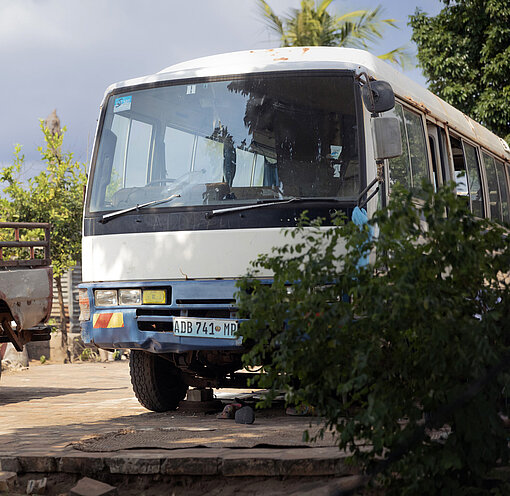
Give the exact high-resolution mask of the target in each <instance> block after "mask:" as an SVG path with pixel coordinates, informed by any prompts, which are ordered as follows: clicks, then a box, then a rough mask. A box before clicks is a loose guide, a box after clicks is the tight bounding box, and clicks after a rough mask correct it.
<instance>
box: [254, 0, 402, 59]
mask: <svg viewBox="0 0 510 496" xmlns="http://www.w3.org/2000/svg"><path fill="white" fill-rule="evenodd" d="M332 2H333V0H322V1H321V2H320V3H318V4H315V2H314V1H313V0H301V8H300V9H291V11H290V13H288V14H287V15H285V16H281V17H278V16H277V15H276V14H275V13H274V11H273V9H272V8H271V7H270V6H269V4H268V3H267V2H266V1H265V0H258V3H259V7H260V9H261V13H262V16H263V17H264V18H265V19H266V22H267V25H268V27H269V28H270V29H271V30H273V31H275V32H276V33H278V35H279V36H280V42H281V46H337V47H350V48H363V49H367V48H369V47H370V46H371V45H373V44H374V43H375V42H376V41H377V40H379V39H381V38H382V31H383V29H384V28H385V27H387V26H390V27H393V28H397V29H398V27H397V25H396V24H395V22H396V21H395V19H381V14H382V9H381V6H378V7H377V8H375V9H374V10H355V11H353V12H347V13H346V14H343V15H335V14H330V13H329V12H328V10H327V9H328V7H329V6H330V5H331V3H332ZM379 58H381V59H384V60H387V61H389V62H393V63H396V64H399V65H400V66H404V65H405V64H406V63H407V62H408V60H409V54H408V53H407V52H406V50H405V48H404V47H400V48H396V49H394V50H392V51H390V52H388V53H385V54H383V55H379Z"/></svg>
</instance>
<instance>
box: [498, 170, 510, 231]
mask: <svg viewBox="0 0 510 496" xmlns="http://www.w3.org/2000/svg"><path fill="white" fill-rule="evenodd" d="M506 168H507V167H506V166H505V164H503V163H502V162H499V161H498V160H496V173H497V176H498V183H499V187H500V190H501V211H502V215H503V222H505V223H506V224H510V206H509V201H510V198H509V194H508V181H507V174H506V172H505V169H506Z"/></svg>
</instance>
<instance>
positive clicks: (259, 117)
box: [89, 72, 360, 212]
mask: <svg viewBox="0 0 510 496" xmlns="http://www.w3.org/2000/svg"><path fill="white" fill-rule="evenodd" d="M356 91H357V85H355V83H354V77H353V75H352V74H345V73H336V74H335V73H331V72H330V73H320V72H317V73H310V72H308V73H306V75H305V74H298V73H291V74H289V73H286V74H265V75H264V74H259V75H256V76H255V77H254V76H250V77H247V76H245V77H244V78H242V79H238V78H235V79H230V80H214V81H209V80H193V82H191V83H190V82H186V83H185V84H182V83H179V84H175V83H174V82H171V83H168V84H167V85H165V86H157V87H150V88H146V89H136V90H132V91H128V92H124V93H116V94H113V95H111V96H110V97H109V99H108V104H107V108H106V112H105V115H104V120H103V124H102V130H101V136H100V142H99V148H98V152H97V157H96V160H95V165H93V168H92V174H93V177H92V180H91V181H92V182H91V184H92V189H91V193H90V203H89V211H91V212H99V211H113V210H121V209H126V208H130V207H133V206H136V205H140V204H144V203H148V202H152V201H156V200H160V199H164V198H168V197H170V196H172V195H178V196H176V197H175V199H174V200H173V201H172V202H169V203H168V202H161V203H157V204H156V205H155V207H157V208H162V207H163V208H176V207H179V206H181V207H192V206H199V205H216V206H217V205H222V206H226V207H227V206H230V205H245V204H253V203H257V202H264V201H274V200H276V199H280V200H282V199H286V198H320V197H327V198H335V199H337V200H338V199H354V198H356V197H357V195H358V193H359V190H360V156H359V149H360V146H359V142H358V132H357V130H358V122H357V118H356V115H357V113H356V103H355V101H356V99H355V92H356Z"/></svg>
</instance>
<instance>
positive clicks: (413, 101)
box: [404, 95, 430, 114]
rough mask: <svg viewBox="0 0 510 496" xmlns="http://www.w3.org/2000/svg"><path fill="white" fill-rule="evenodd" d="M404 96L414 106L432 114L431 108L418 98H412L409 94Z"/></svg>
mask: <svg viewBox="0 0 510 496" xmlns="http://www.w3.org/2000/svg"><path fill="white" fill-rule="evenodd" d="M404 98H405V99H406V101H407V102H408V103H410V104H411V105H412V106H413V107H416V108H419V109H420V110H421V111H423V112H425V113H426V114H430V110H429V109H428V108H427V107H426V106H425V105H424V104H423V103H421V102H417V101H416V100H414V99H413V98H411V97H410V96H407V95H406V96H404Z"/></svg>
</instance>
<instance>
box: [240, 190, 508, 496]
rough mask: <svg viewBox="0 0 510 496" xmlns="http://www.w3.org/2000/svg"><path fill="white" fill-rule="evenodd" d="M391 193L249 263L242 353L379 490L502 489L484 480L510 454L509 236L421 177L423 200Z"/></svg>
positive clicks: (243, 288)
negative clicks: (359, 218)
mask: <svg viewBox="0 0 510 496" xmlns="http://www.w3.org/2000/svg"><path fill="white" fill-rule="evenodd" d="M394 189H395V190H397V191H398V192H397V193H395V195H394V197H393V198H392V199H391V201H390V203H389V207H388V209H387V210H382V211H379V212H377V213H376V214H375V216H374V218H373V219H372V220H370V221H369V222H368V224H367V225H364V226H363V228H361V229H360V228H359V227H358V226H356V225H354V223H352V222H346V223H344V224H342V223H337V225H336V226H333V227H332V228H330V229H324V228H321V229H319V228H318V225H319V224H318V223H317V222H314V223H312V226H311V227H306V228H305V227H301V228H299V229H297V230H292V231H290V234H291V235H292V237H293V238H294V240H293V243H289V244H286V245H284V246H283V247H280V248H277V249H274V250H273V253H272V254H270V255H264V256H260V257H259V258H258V259H257V260H256V261H255V262H254V264H253V266H254V269H253V272H252V273H251V274H250V276H249V277H247V278H246V279H244V280H243V281H242V283H241V284H240V291H239V293H238V298H239V300H240V310H241V312H242V314H241V316H242V317H250V319H249V320H248V321H246V322H244V323H243V325H242V327H241V333H242V335H243V337H244V339H245V342H246V343H247V344H249V346H251V348H250V351H249V352H248V353H247V354H245V355H244V362H245V364H246V365H247V366H255V365H257V366H260V365H263V366H264V373H262V374H261V375H260V376H259V379H258V382H257V383H258V384H259V385H260V386H261V387H263V388H269V389H270V391H271V394H270V395H269V396H268V398H267V400H266V401H269V400H270V399H271V398H272V397H274V395H275V394H277V393H278V392H280V391H284V392H285V397H286V401H287V402H288V403H289V404H297V405H310V406H313V407H315V409H316V412H317V414H318V415H319V418H323V419H324V422H323V424H322V428H321V431H319V432H318V435H322V434H327V433H328V431H332V432H333V433H334V434H335V436H336V439H337V442H338V446H339V447H340V448H341V449H348V450H350V451H351V453H352V457H353V461H354V462H356V463H357V464H359V465H360V466H361V467H362V468H363V469H364V473H365V475H366V477H367V478H368V479H371V480H373V481H375V482H377V483H379V484H382V485H383V486H385V487H386V489H387V492H385V493H384V494H388V495H398V496H402V495H420V496H425V495H434V496H435V495H437V494H459V495H460V494H470V495H475V494H480V495H482V494H484V495H485V494H508V492H504V490H503V489H501V493H498V492H494V493H492V492H489V487H490V480H488V479H490V476H491V470H492V469H493V468H494V467H496V466H497V465H498V464H500V463H501V464H504V463H505V462H506V461H507V460H508V441H507V438H508V434H507V432H506V431H505V429H504V425H503V421H502V420H501V417H500V415H499V412H500V409H501V408H502V401H501V391H502V389H503V386H504V384H505V376H504V374H503V373H504V372H505V369H506V368H507V367H508V366H509V363H510V321H509V319H508V315H509V314H510V287H509V284H510V281H509V279H507V280H506V281H505V280H504V278H503V277H502V274H506V275H507V276H508V267H509V266H510V244H509V243H508V238H507V234H506V233H505V231H504V229H503V228H501V227H499V226H498V225H496V224H493V223H491V222H490V221H487V220H479V219H476V218H475V217H474V216H473V215H472V214H471V213H470V212H469V211H468V210H467V208H466V206H465V205H464V203H463V202H462V200H461V199H459V198H457V197H456V195H455V194H454V192H453V186H450V187H449V188H448V189H441V190H440V191H439V192H438V193H437V194H436V193H434V192H433V189H432V186H431V185H424V202H420V203H417V202H416V201H415V200H414V199H413V195H412V194H410V193H407V192H403V191H400V190H399V188H398V187H397V188H394ZM446 211H447V212H448V217H447V218H446V217H445V215H444V214H445V212H446ZM390 213H391V215H390ZM423 221H425V222H426V225H425V224H424V222H423ZM374 234H376V236H375V235H374ZM367 251H370V252H371V253H372V255H371V262H370V264H366V265H361V266H360V263H359V262H360V256H362V255H364V254H365V253H366V252H367ZM259 268H263V269H265V270H267V269H269V270H271V271H272V272H273V273H274V281H273V283H272V285H267V284H263V283H262V282H261V281H260V279H257V273H258V269H259ZM311 435H314V434H313V433H311ZM328 435H329V434H328ZM394 474H398V476H397V477H395V476H394ZM508 489H509V488H508V487H507V488H506V490H507V491H508Z"/></svg>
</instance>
